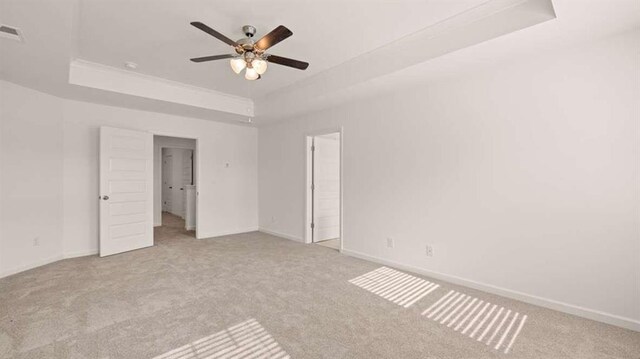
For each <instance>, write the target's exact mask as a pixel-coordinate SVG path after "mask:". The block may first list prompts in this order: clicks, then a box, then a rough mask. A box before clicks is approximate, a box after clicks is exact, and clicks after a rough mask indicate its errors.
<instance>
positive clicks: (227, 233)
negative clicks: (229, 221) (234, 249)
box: [198, 227, 258, 239]
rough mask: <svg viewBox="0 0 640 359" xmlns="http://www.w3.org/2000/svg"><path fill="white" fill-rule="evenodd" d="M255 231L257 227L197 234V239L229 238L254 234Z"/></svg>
mask: <svg viewBox="0 0 640 359" xmlns="http://www.w3.org/2000/svg"><path fill="white" fill-rule="evenodd" d="M257 230H258V227H249V228H244V229H236V230H229V231H220V232H209V233H198V239H205V238H213V237H221V236H230V235H232V234H241V233H248V232H256V231H257Z"/></svg>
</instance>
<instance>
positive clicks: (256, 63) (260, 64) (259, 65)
mask: <svg viewBox="0 0 640 359" xmlns="http://www.w3.org/2000/svg"><path fill="white" fill-rule="evenodd" d="M251 65H252V66H253V68H254V69H256V72H257V73H258V74H259V75H262V74H264V73H265V71H267V62H266V61H264V60H262V59H255V60H253V61H252V62H251Z"/></svg>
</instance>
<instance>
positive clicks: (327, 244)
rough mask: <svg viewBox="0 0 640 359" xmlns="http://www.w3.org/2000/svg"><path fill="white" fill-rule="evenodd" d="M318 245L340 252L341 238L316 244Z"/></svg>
mask: <svg viewBox="0 0 640 359" xmlns="http://www.w3.org/2000/svg"><path fill="white" fill-rule="evenodd" d="M315 244H316V245H319V246H323V247H327V248H333V249H336V250H340V238H335V239H329V240H326V241H321V242H316V243H315Z"/></svg>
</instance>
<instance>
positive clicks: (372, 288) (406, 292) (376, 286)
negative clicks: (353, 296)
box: [349, 267, 439, 308]
mask: <svg viewBox="0 0 640 359" xmlns="http://www.w3.org/2000/svg"><path fill="white" fill-rule="evenodd" d="M349 282H350V283H352V284H355V285H357V286H358V287H360V288H362V289H365V290H367V291H369V292H371V293H373V294H376V295H379V296H380V297H382V298H384V299H387V300H389V301H391V302H393V303H395V304H398V305H401V306H403V307H405V308H409V307H410V306H412V305H413V304H415V303H416V302H418V301H419V300H420V299H422V298H424V297H425V296H427V295H429V293H431V292H433V291H434V290H436V289H437V288H438V287H439V285H438V284H435V283H432V282H429V281H427V280H424V279H422V278H418V277H414V276H412V275H409V274H406V273H403V272H400V271H397V270H395V269H391V268H387V267H380V268H378V269H376V270H373V271H371V272H369V273H365V274H363V275H361V276H359V277H357V278H353V279H351V280H350V281H349Z"/></svg>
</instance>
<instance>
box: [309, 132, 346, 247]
mask: <svg viewBox="0 0 640 359" xmlns="http://www.w3.org/2000/svg"><path fill="white" fill-rule="evenodd" d="M307 142H308V145H309V146H308V151H309V152H308V166H307V169H308V173H307V178H308V182H309V183H308V186H307V189H308V193H307V200H308V206H307V208H308V210H307V223H308V227H309V228H308V231H309V232H308V235H309V236H310V239H311V242H312V243H316V244H318V245H322V246H326V247H329V248H333V249H337V250H340V249H341V248H342V243H341V225H342V223H341V175H340V173H341V166H340V160H341V156H340V146H341V136H340V132H332V133H324V134H318V135H314V136H309V137H308V139H307Z"/></svg>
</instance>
